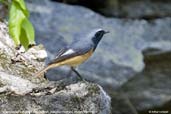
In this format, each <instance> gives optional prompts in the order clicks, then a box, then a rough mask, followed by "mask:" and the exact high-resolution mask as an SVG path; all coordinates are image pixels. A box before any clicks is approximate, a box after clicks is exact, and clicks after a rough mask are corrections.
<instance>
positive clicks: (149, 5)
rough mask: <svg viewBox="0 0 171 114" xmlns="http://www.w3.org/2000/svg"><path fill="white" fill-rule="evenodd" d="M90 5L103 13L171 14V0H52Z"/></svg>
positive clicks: (136, 16)
mask: <svg viewBox="0 0 171 114" xmlns="http://www.w3.org/2000/svg"><path fill="white" fill-rule="evenodd" d="M52 1H57V2H64V3H67V4H76V5H82V6H85V7H88V8H90V9H92V10H94V11H96V12H98V13H100V14H102V15H105V16H110V17H121V18H125V17H126V18H146V19H154V18H160V17H170V16H171V7H170V6H171V2H170V0H164V1H163V0H93V1H92V0H52Z"/></svg>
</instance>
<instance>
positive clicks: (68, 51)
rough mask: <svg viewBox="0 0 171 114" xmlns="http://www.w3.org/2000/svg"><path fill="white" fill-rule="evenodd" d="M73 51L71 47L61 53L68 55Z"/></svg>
mask: <svg viewBox="0 0 171 114" xmlns="http://www.w3.org/2000/svg"><path fill="white" fill-rule="evenodd" d="M74 52H75V51H74V50H73V49H69V50H67V51H66V52H65V53H63V54H62V56H63V55H69V54H72V53H74Z"/></svg>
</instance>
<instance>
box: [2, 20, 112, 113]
mask: <svg viewBox="0 0 171 114" xmlns="http://www.w3.org/2000/svg"><path fill="white" fill-rule="evenodd" d="M21 49H22V48H21ZM21 49H20V50H16V49H15V45H14V42H13V40H12V39H11V38H10V36H9V35H8V29H7V24H5V23H2V22H0V107H1V108H0V113H1V114H5V113H9V114H11V113H17V114H19V113H34V114H40V113H41V114H47V113H48V114H51V113H60V114H65V113H73V114H75V113H91V114H110V113H111V106H110V105H111V100H110V97H109V96H108V94H107V93H106V92H105V91H104V90H103V88H102V87H101V86H99V85H98V84H93V83H89V82H86V81H80V82H77V81H76V80H69V79H67V80H62V81H56V82H49V81H47V80H44V78H42V77H40V78H38V77H34V73H35V72H36V71H38V70H40V69H41V68H42V67H43V66H44V59H45V57H46V56H47V54H46V52H45V50H44V49H43V47H42V46H40V45H39V46H34V47H32V48H30V49H29V50H27V51H26V52H23V51H22V50H21ZM21 51H22V52H21ZM17 55H18V56H17Z"/></svg>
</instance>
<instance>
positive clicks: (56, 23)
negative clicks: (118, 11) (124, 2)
mask: <svg viewBox="0 0 171 114" xmlns="http://www.w3.org/2000/svg"><path fill="white" fill-rule="evenodd" d="M28 7H29V9H30V11H31V20H32V22H33V24H34V26H35V28H36V32H37V42H38V43H42V44H44V45H45V47H46V49H47V51H48V55H49V56H48V60H47V61H49V60H51V59H53V58H54V57H55V55H56V52H57V51H58V50H59V49H61V48H62V47H63V46H64V45H67V44H68V43H71V42H72V41H73V40H76V39H80V38H84V35H85V34H87V32H89V31H91V30H92V29H93V28H99V27H100V28H104V29H106V30H109V31H110V34H108V35H106V36H105V37H104V38H103V39H102V41H101V43H100V45H99V46H98V48H97V50H96V52H95V53H94V55H93V56H92V57H91V58H90V59H89V60H88V61H87V62H86V63H84V64H83V65H81V66H80V67H79V71H80V73H81V74H83V76H84V78H86V79H88V80H92V81H96V82H98V83H99V84H101V85H103V87H106V89H107V90H108V91H109V93H110V95H112V96H113V99H112V104H113V107H112V108H113V110H114V111H113V113H116V114H124V113H126V112H127V113H133V114H134V113H135V114H136V113H137V111H138V112H139V113H141V112H143V111H144V110H148V109H153V108H154V107H162V106H163V105H164V104H165V103H168V102H169V101H170V96H171V94H170V92H169V90H170V83H169V80H170V79H171V78H170V71H169V69H170V65H169V64H170V51H171V32H170V31H171V18H170V17H163V18H158V19H153V20H149V21H148V20H144V19H118V18H106V17H103V16H101V15H99V14H96V13H94V12H93V11H91V10H89V9H87V8H83V7H80V6H70V5H65V4H61V3H54V2H50V1H47V0H44V1H43V0H41V2H39V0H37V1H34V2H33V1H32V0H28ZM163 54H164V55H165V56H163ZM149 56H150V57H152V58H150V60H148V59H149V58H148V57H149ZM158 57H161V58H160V59H155V58H158ZM165 57H166V58H167V59H166V58H165ZM151 61H153V62H151ZM67 71H68V69H67V68H66V67H61V68H57V69H55V70H50V71H49V72H48V73H47V77H48V78H49V79H51V80H59V79H63V78H68V77H67V75H66V73H65V72H67ZM56 72H58V74H56ZM61 74H62V77H61ZM90 74H91V75H90ZM70 78H72V77H70ZM160 80H163V81H162V82H163V83H162V82H161V81H160ZM159 81H160V83H159ZM144 87H145V88H144ZM114 90H115V91H114ZM121 107H122V108H121Z"/></svg>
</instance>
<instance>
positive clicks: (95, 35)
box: [91, 29, 109, 46]
mask: <svg viewBox="0 0 171 114" xmlns="http://www.w3.org/2000/svg"><path fill="white" fill-rule="evenodd" d="M106 33H109V31H105V30H103V29H96V30H94V31H93V32H92V33H91V34H92V41H93V43H94V45H95V46H97V45H98V43H99V42H100V40H101V39H102V37H103V35H104V34H106Z"/></svg>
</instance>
